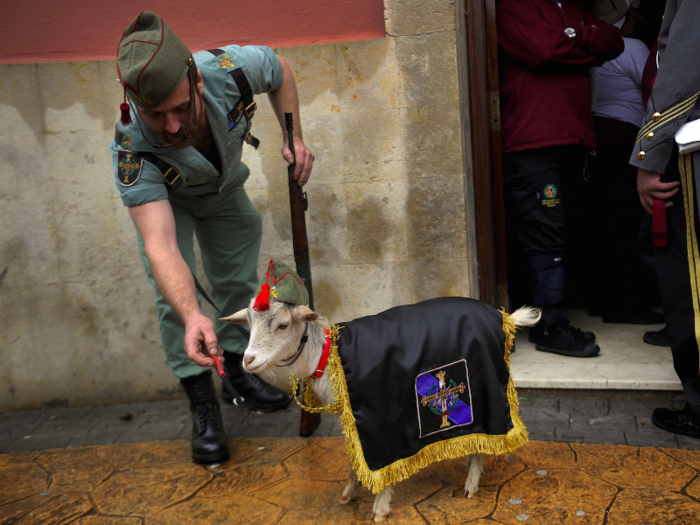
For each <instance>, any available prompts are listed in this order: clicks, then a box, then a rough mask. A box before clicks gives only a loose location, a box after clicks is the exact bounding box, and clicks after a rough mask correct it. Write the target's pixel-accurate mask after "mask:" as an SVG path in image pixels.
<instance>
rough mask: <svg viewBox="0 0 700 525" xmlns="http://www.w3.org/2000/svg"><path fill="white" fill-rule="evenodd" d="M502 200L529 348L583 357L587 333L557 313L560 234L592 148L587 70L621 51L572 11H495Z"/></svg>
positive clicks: (589, 344) (561, 7) (553, 6)
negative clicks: (519, 258)
mask: <svg viewBox="0 0 700 525" xmlns="http://www.w3.org/2000/svg"><path fill="white" fill-rule="evenodd" d="M497 26H498V44H499V52H500V57H499V62H500V66H501V72H500V75H501V77H500V78H501V119H502V120H501V121H502V137H503V151H504V159H503V160H504V170H503V172H504V182H505V190H506V196H507V198H509V199H510V200H511V203H512V207H513V210H514V214H515V215H516V217H515V219H516V220H515V221H514V222H515V229H516V232H517V237H518V238H519V239H520V241H522V243H523V244H524V247H525V252H526V254H527V257H528V260H529V267H530V271H531V273H532V274H533V276H534V281H535V284H534V287H533V290H532V302H533V304H534V305H535V306H538V307H540V308H542V309H543V315H542V321H541V322H540V324H539V325H538V326H536V327H534V328H533V329H532V330H531V332H530V340H531V341H533V342H535V343H536V344H535V347H536V348H537V349H538V350H541V351H543V352H552V353H557V354H562V355H567V356H575V357H592V356H594V355H596V354H598V352H599V351H600V348H599V346H598V344H597V343H596V342H595V335H594V334H593V333H592V332H583V331H581V330H580V329H577V328H574V327H573V326H571V324H570V323H569V320H568V311H567V310H566V309H565V308H564V305H563V304H564V266H565V263H564V254H565V252H566V248H567V244H568V243H569V239H567V229H569V230H570V229H571V226H572V224H573V223H575V221H576V220H577V215H578V214H580V209H581V207H580V202H577V201H578V200H579V199H578V198H579V197H580V196H581V195H582V193H583V191H582V189H581V186H582V184H584V167H585V159H586V155H587V154H588V152H589V151H590V150H591V149H592V148H595V145H596V143H595V130H594V127H593V117H592V115H591V81H590V77H589V73H588V72H589V69H590V68H591V67H594V66H600V65H601V64H603V63H604V62H606V61H608V60H611V59H613V58H615V57H616V56H618V55H619V54H620V53H621V52H622V51H623V49H624V43H623V40H622V35H621V33H620V30H619V29H617V28H616V27H614V26H612V25H609V24H607V23H606V22H604V21H602V20H599V19H597V18H595V17H594V16H593V15H592V14H590V13H589V12H588V11H586V10H585V9H584V8H583V7H582V6H580V5H578V4H575V3H572V2H566V1H564V2H561V3H560V4H559V3H557V2H554V1H552V0H501V1H500V2H499V3H498V6H497Z"/></svg>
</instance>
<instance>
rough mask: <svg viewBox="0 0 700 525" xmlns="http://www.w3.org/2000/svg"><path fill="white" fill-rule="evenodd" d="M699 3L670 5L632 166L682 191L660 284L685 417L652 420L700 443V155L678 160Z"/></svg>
mask: <svg viewBox="0 0 700 525" xmlns="http://www.w3.org/2000/svg"><path fill="white" fill-rule="evenodd" d="M698 20H700V2H697V1H693V0H668V3H667V5H666V12H665V16H664V20H663V24H662V26H661V33H660V37H659V53H658V61H659V70H658V74H657V78H656V83H655V86H654V90H653V91H652V93H651V98H650V99H649V105H648V110H647V114H646V117H645V121H644V123H643V124H642V127H641V129H640V131H639V135H638V136H637V142H636V144H635V147H634V151H633V153H632V156H631V159H630V163H631V164H633V165H634V166H637V167H638V168H643V169H645V170H648V171H650V172H654V173H664V174H665V177H666V182H673V181H680V183H681V184H680V191H678V192H677V193H676V194H675V195H674V196H673V197H671V198H670V200H671V201H672V202H673V206H671V207H669V208H666V223H667V228H666V229H667V236H668V244H667V246H661V247H659V246H657V247H656V248H655V262H656V267H657V271H658V275H659V285H660V288H661V297H662V301H663V307H664V312H665V314H666V319H667V324H668V331H669V335H670V337H671V347H672V350H673V362H674V367H675V369H676V373H677V374H678V377H679V378H680V380H681V382H682V384H683V391H684V394H685V399H686V407H685V408H684V410H683V411H681V412H679V411H671V410H666V409H657V410H656V411H654V416H653V418H652V419H653V421H654V423H655V424H657V425H658V426H660V427H661V428H663V429H665V430H669V431H672V432H677V433H680V434H685V435H691V436H694V437H700V360H699V359H698V337H700V299H699V297H698V293H699V291H700V286H698V279H700V253H699V252H698V239H697V232H698V228H699V227H700V223H699V222H698V201H697V196H698V190H697V186H698V179H697V177H698V173H699V172H700V170H699V168H700V164H699V163H700V151H696V152H694V153H689V154H685V155H679V152H678V145H677V144H676V141H675V136H676V133H677V132H678V130H679V129H680V127H681V126H682V125H683V124H685V123H686V122H692V121H694V120H697V119H699V118H700V106H699V105H698V98H699V96H700V64H698V60H697V59H698V51H699V50H700V31H698V29H697V22H698Z"/></svg>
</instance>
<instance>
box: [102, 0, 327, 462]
mask: <svg viewBox="0 0 700 525" xmlns="http://www.w3.org/2000/svg"><path fill="white" fill-rule="evenodd" d="M117 71H118V74H119V80H120V82H121V83H122V85H123V86H124V93H125V95H124V103H123V104H122V105H121V110H122V118H121V122H120V123H118V124H117V130H116V137H115V140H114V142H113V143H112V146H111V151H112V157H113V165H114V170H115V174H116V183H117V188H118V189H119V191H120V192H121V196H122V200H123V202H124V205H126V206H128V208H129V214H130V215H131V218H132V219H133V221H134V224H135V225H136V228H137V230H138V238H139V245H140V248H141V255H142V258H143V262H144V265H145V267H146V272H147V274H148V276H149V279H150V281H151V283H152V284H153V285H154V286H155V287H156V291H157V299H156V301H157V306H158V314H159V319H160V331H161V339H162V341H163V346H164V348H165V353H166V357H167V361H168V364H169V365H170V367H171V369H172V371H173V373H174V374H175V376H177V377H178V378H179V379H180V381H181V384H182V385H183V387H184V389H185V391H186V392H187V395H188V397H189V399H190V408H191V410H192V416H193V421H194V427H193V436H192V454H193V459H194V460H195V461H197V462H201V463H213V462H220V461H223V460H225V459H227V458H228V457H229V455H230V452H229V448H228V444H227V438H226V434H225V432H224V429H223V424H222V421H221V412H220V410H219V405H218V401H217V399H216V394H215V390H214V385H213V380H212V378H211V371H210V370H207V369H206V368H202V367H211V366H213V365H214V361H213V360H212V359H211V358H210V357H208V356H209V355H216V356H223V357H225V361H226V362H225V367H226V371H227V373H228V376H229V377H230V379H231V382H232V384H233V386H234V387H235V388H236V390H237V391H238V394H240V396H241V397H242V398H243V399H244V405H245V406H246V407H247V408H250V409H254V410H258V411H263V412H271V411H274V410H279V409H281V408H284V407H286V406H287V404H288V403H289V401H290V399H291V398H290V396H287V395H286V394H284V393H283V392H282V391H280V390H278V389H276V388H274V387H272V386H270V385H268V384H266V383H264V382H262V381H261V380H260V379H259V378H258V377H257V376H254V375H252V374H247V373H245V372H244V371H243V369H242V367H241V356H242V354H243V352H244V350H245V348H246V346H247V341H246V340H245V338H244V337H243V336H241V334H240V333H239V332H238V331H237V330H236V329H235V328H234V329H232V328H233V327H232V325H230V324H227V323H221V322H218V321H217V322H216V323H214V322H212V321H211V320H210V319H209V318H207V317H205V316H204V315H202V312H201V311H200V307H199V301H198V297H197V292H196V289H195V284H194V279H193V274H192V269H194V267H195V261H194V251H193V235H196V237H197V241H198V243H199V246H200V248H201V253H202V262H203V265H204V269H205V272H206V274H207V277H208V279H209V282H210V283H211V285H212V289H213V298H214V302H215V303H216V304H217V306H219V307H220V308H221V309H222V310H223V311H224V312H235V311H238V310H240V309H241V308H242V307H244V306H245V304H246V303H247V301H248V300H249V299H250V297H251V296H252V295H253V292H254V291H255V286H256V284H257V277H256V266H257V261H258V255H259V251H260V240H261V231H262V225H261V219H260V216H259V215H258V213H257V212H256V211H255V209H254V208H253V206H252V204H251V202H250V200H249V199H248V196H247V195H246V192H245V189H244V187H243V185H244V183H245V181H246V179H247V178H248V176H249V174H250V172H249V170H248V167H247V166H246V165H245V164H243V163H242V162H241V152H242V148H243V143H244V142H247V143H249V144H251V145H253V146H255V147H257V145H258V141H257V139H255V138H254V137H253V136H252V135H251V134H250V125H251V119H252V117H253V113H254V111H255V105H254V102H253V94H259V93H267V94H268V97H269V99H270V103H271V106H272V108H273V110H274V111H275V114H276V115H277V117H278V120H279V122H280V125H281V126H282V129H283V130H284V112H285V111H291V112H293V115H294V119H295V122H294V135H295V137H294V139H295V149H296V170H295V177H296V179H297V182H298V183H299V184H300V185H303V184H305V183H306V181H307V180H308V178H309V175H310V173H311V169H312V166H313V161H314V156H313V154H312V153H311V151H310V150H309V149H308V148H307V147H306V146H305V145H304V142H303V138H302V133H301V124H300V122H299V121H298V118H299V103H298V97H297V92H296V86H295V84H294V79H293V76H292V73H291V70H290V68H289V66H288V64H287V63H286V61H285V60H284V59H283V58H281V57H278V56H277V55H275V53H274V52H273V51H272V50H271V49H270V48H268V47H262V46H247V47H239V46H235V45H232V46H226V47H223V48H221V49H214V50H210V51H201V52H199V53H197V54H195V55H194V56H193V55H192V53H191V52H190V50H189V49H188V48H187V46H186V45H185V44H184V42H183V41H182V40H181V39H180V38H179V37H178V36H177V35H176V34H175V33H174V32H173V31H172V30H171V29H170V27H169V26H168V25H167V24H166V23H165V22H164V21H163V20H162V19H161V18H160V17H159V16H158V15H156V14H155V13H151V12H148V11H144V12H143V13H141V14H140V15H138V16H137V17H136V18H135V19H134V21H133V22H132V23H131V24H129V26H128V27H127V29H126V31H125V32H124V35H123V36H122V39H121V41H120V43H119V47H118V51H117ZM283 135H284V133H283ZM282 155H283V157H284V158H285V160H287V162H289V163H291V162H293V157H292V154H291V152H290V150H289V148H288V144H287V142H286V141H285V143H284V145H283V148H282ZM233 395H234V394H233V393H232V392H229V391H228V390H227V388H226V387H224V394H223V397H224V399H226V400H229V401H230V400H231V399H232V398H233Z"/></svg>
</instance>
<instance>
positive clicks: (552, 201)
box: [537, 183, 561, 208]
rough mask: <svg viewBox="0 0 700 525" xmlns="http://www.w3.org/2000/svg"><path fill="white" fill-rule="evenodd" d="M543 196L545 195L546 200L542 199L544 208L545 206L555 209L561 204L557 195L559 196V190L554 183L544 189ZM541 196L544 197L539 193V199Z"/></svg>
mask: <svg viewBox="0 0 700 525" xmlns="http://www.w3.org/2000/svg"><path fill="white" fill-rule="evenodd" d="M543 194H544V197H545V198H544V199H542V201H541V202H542V206H545V207H547V208H554V207H555V206H557V205H558V204H559V203H560V202H561V201H560V200H559V199H557V195H559V190H558V189H557V187H556V186H555V185H554V184H552V183H550V184H547V185H546V186H545V187H544V190H543ZM541 196H542V194H540V192H539V191H538V192H537V198H538V199H540V198H541Z"/></svg>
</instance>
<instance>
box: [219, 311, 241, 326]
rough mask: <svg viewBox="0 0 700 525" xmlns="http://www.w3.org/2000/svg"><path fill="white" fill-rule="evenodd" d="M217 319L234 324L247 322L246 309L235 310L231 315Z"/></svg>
mask: <svg viewBox="0 0 700 525" xmlns="http://www.w3.org/2000/svg"><path fill="white" fill-rule="evenodd" d="M219 321H226V322H227V323H234V324H242V323H247V322H248V310H247V309H245V308H244V309H243V310H239V311H237V312H236V313H235V314H233V315H229V316H228V317H222V318H221V319H219Z"/></svg>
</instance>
